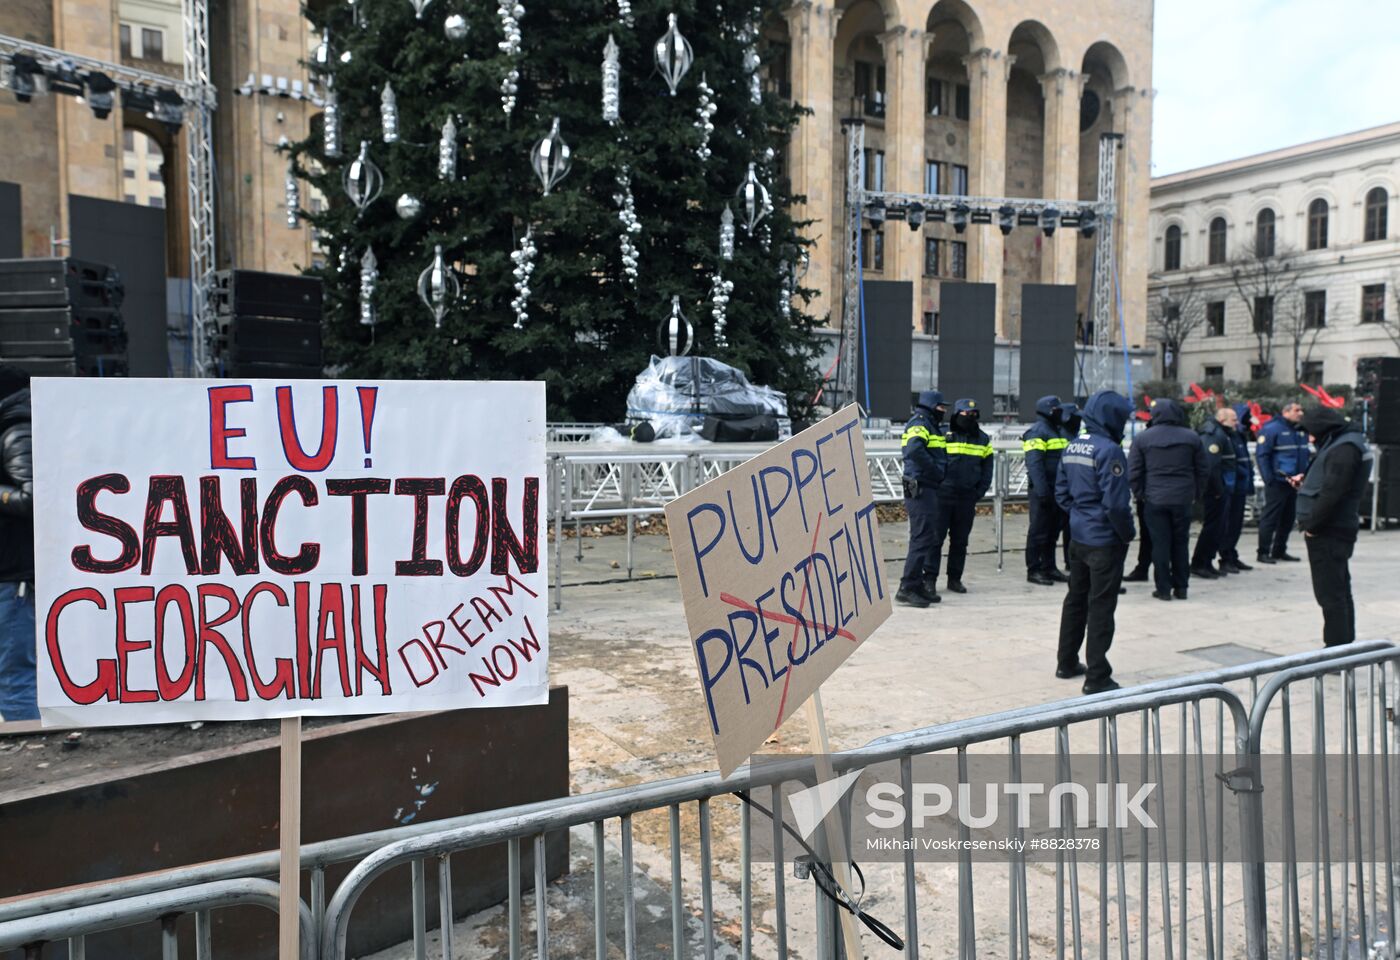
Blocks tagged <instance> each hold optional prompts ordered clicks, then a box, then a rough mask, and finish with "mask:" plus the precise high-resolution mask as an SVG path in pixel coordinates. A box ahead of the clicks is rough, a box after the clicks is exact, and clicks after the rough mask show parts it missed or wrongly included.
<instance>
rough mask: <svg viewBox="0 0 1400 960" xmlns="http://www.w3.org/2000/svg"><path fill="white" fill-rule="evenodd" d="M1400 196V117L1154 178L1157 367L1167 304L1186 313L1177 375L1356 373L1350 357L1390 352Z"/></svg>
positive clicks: (1343, 376)
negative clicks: (1399, 199) (1384, 123)
mask: <svg viewBox="0 0 1400 960" xmlns="http://www.w3.org/2000/svg"><path fill="white" fill-rule="evenodd" d="M1397 196H1400V123H1393V124H1389V125H1387V126H1382V127H1376V128H1373V129H1369V130H1362V131H1359V132H1356V133H1350V134H1346V135H1343V136H1337V137H1331V138H1328V139H1326V140H1318V141H1315V142H1312V143H1304V144H1300V145H1298V146H1294V147H1288V148H1285V149H1282V150H1274V151H1271V152H1269V153H1262V154H1259V155H1257V156H1251V157H1244V158H1242V159H1239V160H1232V161H1229V162H1227V163H1220V164H1215V165H1213V166H1209V167H1201V168H1200V169H1196V170H1187V171H1185V172H1183V173H1177V174H1173V175H1171V176H1166V177H1158V178H1157V179H1155V180H1153V181H1152V215H1151V221H1150V223H1151V227H1150V229H1151V235H1152V254H1151V255H1152V261H1151V271H1152V272H1151V276H1150V278H1149V283H1148V316H1149V320H1150V330H1151V333H1150V339H1155V340H1156V341H1158V351H1159V354H1158V360H1159V367H1161V368H1164V369H1165V368H1167V367H1169V364H1167V363H1166V361H1167V359H1168V358H1167V357H1166V356H1165V350H1166V347H1165V345H1164V344H1163V342H1162V341H1164V340H1167V339H1169V338H1167V337H1164V336H1163V335H1162V332H1163V327H1162V322H1161V321H1162V316H1163V311H1164V309H1165V310H1167V311H1170V310H1172V309H1173V308H1175V309H1176V310H1177V311H1178V315H1179V316H1184V317H1185V321H1186V322H1185V324H1184V325H1183V324H1181V323H1180V321H1178V326H1179V327H1180V326H1187V327H1189V326H1192V325H1193V324H1194V329H1193V330H1192V331H1191V332H1190V334H1189V335H1188V336H1187V337H1186V338H1185V340H1184V342H1182V343H1181V345H1180V351H1179V357H1177V358H1175V359H1176V373H1177V374H1178V375H1179V377H1180V378H1181V379H1183V380H1188V381H1190V380H1195V381H1204V380H1237V381H1243V380H1250V379H1264V378H1268V377H1271V378H1272V379H1275V380H1282V381H1298V382H1305V383H1313V384H1327V383H1334V384H1335V383H1354V382H1355V381H1356V379H1357V364H1358V361H1362V360H1364V359H1366V358H1368V357H1377V356H1396V355H1397V353H1400V323H1397V320H1400V223H1397V217H1400V209H1397V206H1396V198H1397ZM1271 276H1272V277H1273V278H1274V279H1270V277H1271ZM1261 298H1271V299H1270V300H1269V301H1268V302H1264V301H1263V300H1261ZM1164 305H1165V306H1164ZM1166 372H1170V370H1166Z"/></svg>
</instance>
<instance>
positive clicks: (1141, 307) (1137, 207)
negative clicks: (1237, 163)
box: [1112, 87, 1152, 346]
mask: <svg viewBox="0 0 1400 960" xmlns="http://www.w3.org/2000/svg"><path fill="white" fill-rule="evenodd" d="M1112 109H1113V127H1114V130H1115V131H1116V132H1118V133H1121V134H1123V148H1122V154H1121V155H1120V156H1119V158H1118V196H1117V198H1116V200H1117V202H1118V222H1117V227H1118V232H1117V246H1118V277H1119V283H1120V284H1121V287H1122V291H1123V325H1124V328H1125V330H1126V331H1127V338H1128V344H1129V345H1130V346H1131V345H1132V344H1141V343H1144V342H1145V338H1146V331H1147V265H1148V262H1149V251H1148V237H1147V219H1148V201H1149V191H1150V187H1151V177H1152V173H1151V162H1150V151H1151V130H1152V96H1151V92H1150V91H1146V90H1138V89H1136V88H1134V87H1123V88H1122V89H1119V90H1115V91H1114V93H1113V100H1112ZM1116 339H1117V332H1116V331H1115V340H1116Z"/></svg>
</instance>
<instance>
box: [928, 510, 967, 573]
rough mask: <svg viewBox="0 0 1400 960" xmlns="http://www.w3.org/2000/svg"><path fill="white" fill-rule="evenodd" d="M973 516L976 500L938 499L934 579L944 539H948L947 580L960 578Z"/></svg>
mask: <svg viewBox="0 0 1400 960" xmlns="http://www.w3.org/2000/svg"><path fill="white" fill-rule="evenodd" d="M975 516H977V501H976V500H950V499H948V498H940V499H939V501H938V525H937V526H936V527H935V528H934V531H933V535H934V540H935V542H936V545H935V546H934V548H933V568H932V569H933V572H932V577H933V579H934V580H937V579H938V565H939V559H940V554H942V552H943V541H944V540H947V541H948V579H949V581H953V580H961V579H962V575H963V568H964V567H965V566H966V565H967V538H968V535H969V534H971V533H972V519H973V517H975Z"/></svg>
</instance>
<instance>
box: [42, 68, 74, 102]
mask: <svg viewBox="0 0 1400 960" xmlns="http://www.w3.org/2000/svg"><path fill="white" fill-rule="evenodd" d="M46 73H47V74H48V77H49V90H50V91H52V92H53V93H66V94H68V95H69V96H70V97H79V98H81V97H82V95H83V81H82V79H81V78H80V77H79V76H78V68H77V67H75V66H73V61H72V60H60V61H58V62H57V63H55V64H54V65H53V66H52V67H50V68H49V69H48V70H47V71H46Z"/></svg>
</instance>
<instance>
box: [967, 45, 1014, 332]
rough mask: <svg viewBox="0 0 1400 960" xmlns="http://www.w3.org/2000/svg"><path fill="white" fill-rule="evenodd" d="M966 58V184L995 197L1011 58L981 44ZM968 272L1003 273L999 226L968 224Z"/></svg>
mask: <svg viewBox="0 0 1400 960" xmlns="http://www.w3.org/2000/svg"><path fill="white" fill-rule="evenodd" d="M963 62H964V63H965V64H967V75H968V85H969V95H970V99H971V101H972V102H971V107H972V115H971V122H970V123H969V124H968V128H969V129H968V134H969V141H970V142H969V144H968V180H969V181H970V182H969V184H968V189H969V190H970V191H971V193H972V195H973V196H978V197H1000V196H1002V195H1004V194H1005V192H1006V80H1007V75H1008V74H1009V73H1010V72H1011V61H1010V58H1008V57H1006V56H1005V55H1003V54H1002V52H1001V51H1000V50H992V49H989V48H987V47H983V48H982V49H980V50H974V51H973V52H972V53H970V54H969V55H968V56H966V57H965V58H963ZM966 236H967V249H968V271H967V278H968V279H969V280H972V281H975V282H977V283H995V284H998V285H1000V283H1001V279H1002V258H1003V252H1002V242H1001V240H1002V238H1001V231H1000V230H998V229H997V228H996V227H995V226H994V225H985V226H970V227H968V229H967V233H966ZM1003 322H1004V321H1003V318H1002V310H1001V297H997V334H998V335H999V336H1000V335H1003V327H1002V324H1003Z"/></svg>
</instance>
